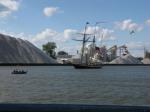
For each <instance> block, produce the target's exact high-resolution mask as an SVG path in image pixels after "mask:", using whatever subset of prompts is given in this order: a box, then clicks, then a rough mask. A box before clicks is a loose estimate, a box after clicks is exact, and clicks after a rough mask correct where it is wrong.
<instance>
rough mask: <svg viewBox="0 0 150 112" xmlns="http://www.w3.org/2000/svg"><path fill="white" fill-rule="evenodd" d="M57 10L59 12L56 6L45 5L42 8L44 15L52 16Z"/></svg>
mask: <svg viewBox="0 0 150 112" xmlns="http://www.w3.org/2000/svg"><path fill="white" fill-rule="evenodd" d="M58 12H60V10H59V8H58V7H46V8H44V11H43V13H44V15H45V16H48V17H50V16H53V15H54V14H56V13H58Z"/></svg>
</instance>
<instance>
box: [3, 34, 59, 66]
mask: <svg viewBox="0 0 150 112" xmlns="http://www.w3.org/2000/svg"><path fill="white" fill-rule="evenodd" d="M0 63H49V64H54V63H56V61H55V60H54V59H52V58H51V57H49V56H48V55H46V54H45V53H44V52H42V51H41V50H40V49H38V48H37V47H36V46H34V45H33V44H32V43H30V42H29V41H27V40H22V39H20V38H14V37H11V36H6V35H3V34H0Z"/></svg>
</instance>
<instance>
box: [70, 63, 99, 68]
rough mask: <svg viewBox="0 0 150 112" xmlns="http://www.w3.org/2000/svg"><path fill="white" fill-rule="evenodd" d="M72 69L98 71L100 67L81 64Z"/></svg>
mask: <svg viewBox="0 0 150 112" xmlns="http://www.w3.org/2000/svg"><path fill="white" fill-rule="evenodd" d="M73 66H74V68H76V69H100V68H102V65H81V64H74V65H73Z"/></svg>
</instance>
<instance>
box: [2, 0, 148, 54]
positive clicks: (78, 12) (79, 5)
mask: <svg viewBox="0 0 150 112" xmlns="http://www.w3.org/2000/svg"><path fill="white" fill-rule="evenodd" d="M149 4H150V1H149V0H0V32H1V33H4V34H8V35H12V36H15V37H17V38H18V37H20V38H23V39H26V40H29V41H30V42H32V43H33V44H34V45H36V46H37V47H39V48H41V46H42V44H44V43H46V42H48V41H54V42H56V43H57V45H58V49H57V51H58V50H66V51H67V52H69V53H72V54H75V52H76V50H77V49H79V48H80V43H78V42H74V41H72V40H71V39H72V38H77V37H78V38H81V37H80V36H79V35H76V34H77V32H82V31H83V28H84V26H85V23H86V22H87V21H88V22H89V23H90V25H89V29H88V32H90V33H92V32H93V29H94V26H93V25H94V24H95V23H96V22H100V21H107V23H104V24H99V25H98V26H97V27H98V30H97V32H99V33H98V34H99V35H97V45H99V44H100V41H99V40H100V36H101V34H100V33H104V40H103V44H104V45H107V46H108V47H109V46H112V45H114V44H117V45H118V46H119V45H123V44H126V45H127V46H128V47H129V50H130V52H131V54H133V55H138V56H142V55H143V47H146V48H147V49H149V48H150V36H149V32H150V13H149V10H150V7H149ZM131 30H134V31H135V33H134V34H132V35H130V34H129V32H130V31H131ZM73 49H74V50H73Z"/></svg>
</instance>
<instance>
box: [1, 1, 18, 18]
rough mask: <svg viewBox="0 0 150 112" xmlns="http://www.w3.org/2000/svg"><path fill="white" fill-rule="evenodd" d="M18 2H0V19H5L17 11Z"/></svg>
mask: <svg viewBox="0 0 150 112" xmlns="http://www.w3.org/2000/svg"><path fill="white" fill-rule="evenodd" d="M19 5H20V0H0V17H6V16H8V15H10V14H11V13H12V12H14V11H17V10H18V9H19Z"/></svg>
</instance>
